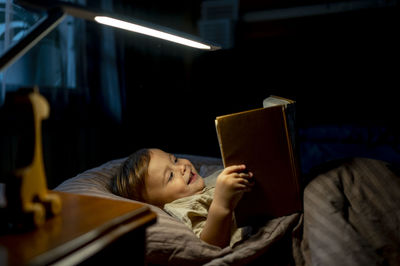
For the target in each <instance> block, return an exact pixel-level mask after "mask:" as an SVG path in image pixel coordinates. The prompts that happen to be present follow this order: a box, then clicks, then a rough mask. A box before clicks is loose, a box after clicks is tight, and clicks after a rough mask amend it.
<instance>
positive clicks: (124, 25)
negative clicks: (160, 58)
mask: <svg viewBox="0 0 400 266" xmlns="http://www.w3.org/2000/svg"><path fill="white" fill-rule="evenodd" d="M94 20H95V21H97V22H98V23H101V24H104V25H107V26H112V27H116V28H120V29H124V30H128V31H133V32H137V33H141V34H144V35H148V36H152V37H156V38H160V39H163V40H167V41H170V42H175V43H179V44H183V45H186V46H190V47H193V48H198V49H203V50H211V49H212V47H211V46H210V45H206V44H203V43H200V42H196V41H193V40H189V39H187V38H183V37H180V36H177V35H174V34H170V33H166V32H163V31H159V30H155V29H152V28H149V27H144V26H141V25H138V24H134V23H130V22H126V21H123V20H119V19H115V18H110V17H105V16H96V17H94Z"/></svg>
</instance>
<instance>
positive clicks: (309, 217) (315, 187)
mask: <svg viewBox="0 0 400 266" xmlns="http://www.w3.org/2000/svg"><path fill="white" fill-rule="evenodd" d="M301 248H302V252H301V254H302V256H303V259H304V261H303V262H302V263H301V264H306V265H325V266H326V265H341V266H343V265H400V178H399V176H397V175H396V174H395V172H393V171H392V170H391V169H390V168H389V165H388V164H386V163H384V162H381V161H376V160H370V159H361V158H355V159H351V160H348V161H346V162H344V163H341V164H340V165H339V166H338V167H336V168H334V169H331V170H330V171H327V172H325V173H322V174H320V175H319V176H318V177H316V178H315V179H314V180H313V181H312V182H311V183H310V184H309V185H308V186H307V187H306V189H305V191H304V233H303V239H302V242H301Z"/></svg>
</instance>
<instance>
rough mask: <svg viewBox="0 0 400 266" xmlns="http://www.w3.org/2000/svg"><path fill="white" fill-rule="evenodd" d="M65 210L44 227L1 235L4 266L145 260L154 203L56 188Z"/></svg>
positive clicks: (1, 261) (152, 221)
mask: <svg viewBox="0 0 400 266" xmlns="http://www.w3.org/2000/svg"><path fill="white" fill-rule="evenodd" d="M55 193H56V194H57V195H59V196H60V198H61V200H62V204H63V208H62V210H61V213H60V214H59V215H57V216H54V217H53V218H51V219H49V220H47V221H46V222H45V223H44V225H42V226H41V227H39V228H37V229H35V230H32V231H29V232H24V233H12V234H11V233H10V234H3V235H0V265H48V264H56V265H76V264H79V263H83V264H93V265H96V264H97V265H108V263H112V264H114V265H122V264H124V263H125V264H126V263H132V260H134V262H135V265H136V264H138V265H140V264H143V263H144V256H145V240H146V238H145V237H146V235H145V230H146V227H148V226H149V225H151V224H152V223H154V222H155V220H156V214H155V213H153V212H151V211H150V209H149V207H147V206H145V205H142V204H139V203H134V202H128V201H117V200H111V199H106V198H100V197H93V196H84V195H78V194H71V193H64V192H55Z"/></svg>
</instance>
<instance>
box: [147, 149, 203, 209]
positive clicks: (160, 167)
mask: <svg viewBox="0 0 400 266" xmlns="http://www.w3.org/2000/svg"><path fill="white" fill-rule="evenodd" d="M203 188H204V181H203V178H202V177H201V176H199V174H198V173H197V171H196V169H195V168H194V166H193V165H192V163H191V162H190V161H189V160H187V159H181V158H176V157H175V156H174V155H172V154H169V153H166V152H164V151H162V150H159V149H151V150H150V162H149V166H148V176H147V179H146V192H147V197H148V202H149V203H151V204H154V205H157V206H160V207H163V206H164V204H166V203H169V202H172V201H174V200H176V199H179V198H182V197H186V196H191V195H194V194H197V193H199V192H201V191H202V189H203Z"/></svg>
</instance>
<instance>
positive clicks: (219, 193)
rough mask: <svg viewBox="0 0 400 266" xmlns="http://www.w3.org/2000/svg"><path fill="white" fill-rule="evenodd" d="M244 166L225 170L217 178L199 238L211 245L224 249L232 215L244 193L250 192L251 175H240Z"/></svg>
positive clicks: (229, 232) (227, 241) (227, 243)
mask: <svg viewBox="0 0 400 266" xmlns="http://www.w3.org/2000/svg"><path fill="white" fill-rule="evenodd" d="M244 169H246V166H244V165H233V166H229V167H227V168H225V169H224V170H223V171H222V172H221V174H220V175H219V176H218V178H217V183H216V186H215V192H214V199H213V201H212V203H211V206H210V209H209V210H208V216H207V221H206V224H205V226H204V229H203V231H202V232H201V235H200V238H201V239H202V240H203V241H205V242H207V243H209V244H212V245H216V246H219V247H225V246H227V245H229V242H230V239H231V225H232V213H233V210H234V209H235V207H236V205H237V203H238V202H239V200H240V199H241V198H242V195H243V193H244V192H247V191H250V189H251V186H252V183H251V182H250V181H249V180H248V179H249V178H251V177H252V176H253V174H252V173H241V171H243V170H244Z"/></svg>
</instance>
